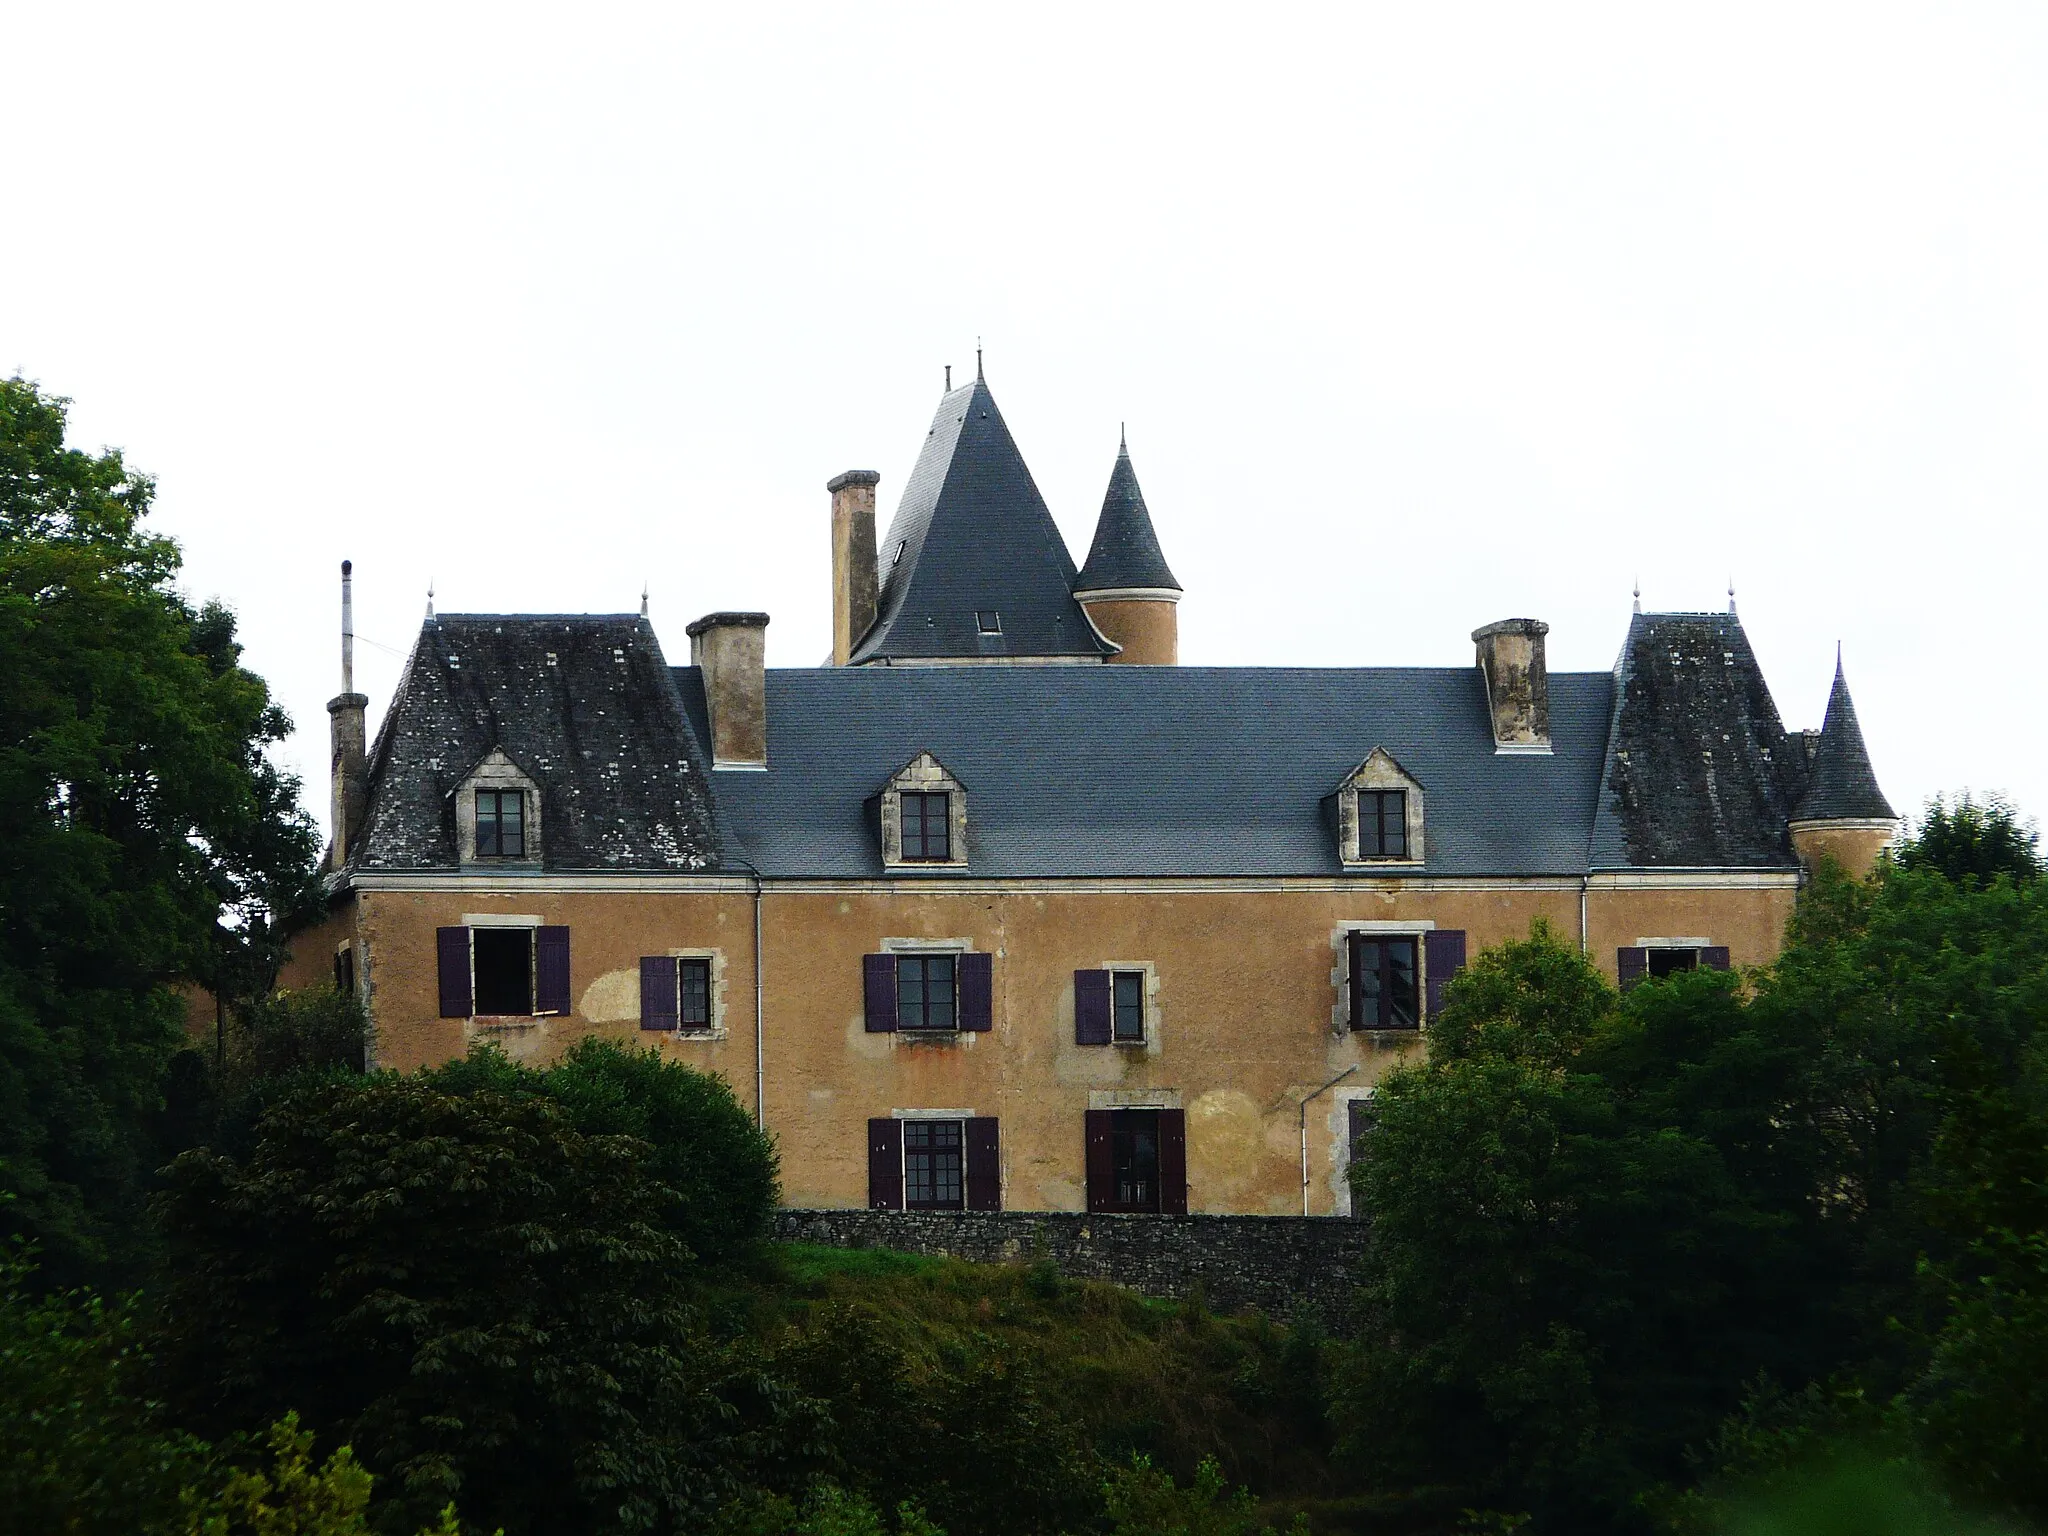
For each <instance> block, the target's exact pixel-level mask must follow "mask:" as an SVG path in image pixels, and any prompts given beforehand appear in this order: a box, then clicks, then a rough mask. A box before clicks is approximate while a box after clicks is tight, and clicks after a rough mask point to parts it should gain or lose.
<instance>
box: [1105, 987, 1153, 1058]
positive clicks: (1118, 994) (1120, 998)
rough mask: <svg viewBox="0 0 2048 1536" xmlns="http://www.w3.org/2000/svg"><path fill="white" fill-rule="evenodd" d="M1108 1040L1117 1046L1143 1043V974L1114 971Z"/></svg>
mask: <svg viewBox="0 0 2048 1536" xmlns="http://www.w3.org/2000/svg"><path fill="white" fill-rule="evenodd" d="M1110 1015H1111V1019H1110V1038H1111V1039H1113V1040H1115V1041H1116V1042H1117V1043H1118V1044H1119V1045H1143V1044H1144V1043H1145V973H1144V972H1143V971H1116V972H1114V973H1112V977H1111V1008H1110Z"/></svg>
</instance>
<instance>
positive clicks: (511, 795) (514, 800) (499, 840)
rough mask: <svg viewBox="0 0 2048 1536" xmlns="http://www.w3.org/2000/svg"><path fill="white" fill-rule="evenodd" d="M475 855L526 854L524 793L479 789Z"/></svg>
mask: <svg viewBox="0 0 2048 1536" xmlns="http://www.w3.org/2000/svg"><path fill="white" fill-rule="evenodd" d="M476 856H477V857H478V858H480V859H523V858H525V857H526V792H525V791H524V790H520V789H480V790H478V791H477V792H476Z"/></svg>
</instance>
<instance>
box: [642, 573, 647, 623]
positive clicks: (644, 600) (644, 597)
mask: <svg viewBox="0 0 2048 1536" xmlns="http://www.w3.org/2000/svg"><path fill="white" fill-rule="evenodd" d="M640 617H641V618H643V619H644V618H646V617H647V583H646V582H644V581H643V582H641V583H640Z"/></svg>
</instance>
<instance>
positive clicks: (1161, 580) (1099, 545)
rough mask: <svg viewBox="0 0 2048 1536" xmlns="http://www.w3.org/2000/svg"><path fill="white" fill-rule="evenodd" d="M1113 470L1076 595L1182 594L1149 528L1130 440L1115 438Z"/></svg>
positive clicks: (1157, 537) (1077, 582)
mask: <svg viewBox="0 0 2048 1536" xmlns="http://www.w3.org/2000/svg"><path fill="white" fill-rule="evenodd" d="M1117 439H1118V441H1117V451H1116V467H1115V468H1114V469H1112V470H1111V471H1110V472H1109V490H1108V491H1107V492H1105V493H1104V495H1103V498H1102V515H1101V516H1100V517H1099V518H1097V519H1096V523H1095V542H1094V543H1093V544H1091V545H1090V546H1089V548H1088V563H1087V564H1086V565H1084V566H1082V567H1081V574H1080V575H1079V576H1076V577H1075V578H1074V590H1075V592H1077V593H1087V592H1130V591H1141V592H1142V591H1152V592H1161V591H1170V592H1178V591H1180V590H1181V585H1180V583H1179V582H1177V581H1175V580H1174V579H1173V572H1172V571H1171V570H1170V569H1168V567H1167V564H1166V556H1165V555H1164V554H1162V553H1161V552H1160V549H1159V535H1158V534H1157V533H1155V532H1154V531H1153V528H1152V514H1151V513H1150V512H1149V511H1147V510H1146V507H1145V493H1144V492H1143V491H1141V490H1139V489H1138V472H1137V471H1136V470H1135V469H1133V468H1131V448H1130V443H1129V440H1128V439H1127V438H1126V437H1125V436H1124V434H1123V432H1122V431H1121V430H1119V431H1118V433H1117Z"/></svg>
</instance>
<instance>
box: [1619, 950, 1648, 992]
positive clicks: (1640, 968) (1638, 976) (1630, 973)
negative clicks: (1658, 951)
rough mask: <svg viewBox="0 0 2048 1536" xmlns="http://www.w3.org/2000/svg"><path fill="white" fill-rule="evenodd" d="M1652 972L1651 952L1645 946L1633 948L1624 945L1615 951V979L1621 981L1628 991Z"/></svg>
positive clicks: (1624, 988) (1624, 989) (1622, 988)
mask: <svg viewBox="0 0 2048 1536" xmlns="http://www.w3.org/2000/svg"><path fill="white" fill-rule="evenodd" d="M1649 972H1650V952H1649V951H1648V950H1647V949H1643V948H1640V947H1638V948H1634V949H1631V948H1629V947H1628V946H1626V945H1624V946H1623V947H1622V948H1620V949H1617V950H1616V951H1615V952H1614V979H1615V980H1616V981H1618V982H1620V983H1621V990H1622V991H1624V992H1626V991H1627V990H1628V989H1629V988H1630V987H1632V986H1634V985H1635V984H1636V983H1637V982H1639V981H1641V980H1642V979H1643V978H1644V977H1645V976H1647V975H1648V974H1649Z"/></svg>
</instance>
